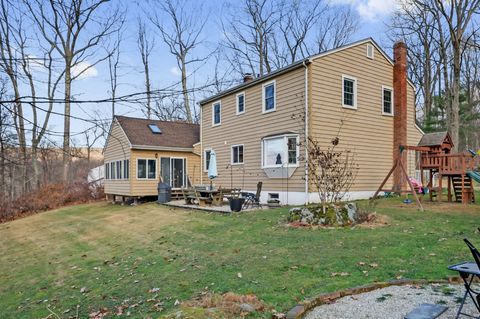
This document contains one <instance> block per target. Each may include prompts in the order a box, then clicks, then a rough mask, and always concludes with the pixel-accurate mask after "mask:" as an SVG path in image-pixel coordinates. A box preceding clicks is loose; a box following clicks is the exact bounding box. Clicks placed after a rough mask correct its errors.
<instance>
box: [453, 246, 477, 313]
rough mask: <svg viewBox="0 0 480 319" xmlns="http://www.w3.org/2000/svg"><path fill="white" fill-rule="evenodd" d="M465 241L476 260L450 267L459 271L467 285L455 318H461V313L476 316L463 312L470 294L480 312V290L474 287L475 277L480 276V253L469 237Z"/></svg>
mask: <svg viewBox="0 0 480 319" xmlns="http://www.w3.org/2000/svg"><path fill="white" fill-rule="evenodd" d="M463 241H464V242H465V243H466V244H467V246H468V248H469V249H470V252H471V253H472V255H473V259H474V260H475V262H463V263H460V264H456V265H452V266H450V267H448V269H450V270H454V271H457V272H458V274H459V275H460V277H461V278H462V280H463V282H464V286H465V294H464V295H463V299H462V302H461V303H460V308H459V309H458V312H457V316H456V317H455V318H459V317H460V315H464V316H467V317H473V318H476V317H474V316H472V315H470V314H467V313H464V312H462V309H463V306H464V304H465V301H466V300H467V297H468V296H470V298H471V299H472V301H473V304H474V305H475V307H476V308H477V311H478V312H479V313H480V304H479V303H480V291H476V290H474V289H473V288H472V284H473V281H474V279H475V277H477V278H480V253H479V252H478V250H477V248H475V246H473V244H472V243H471V242H470V241H469V240H468V239H466V238H465V239H464V240H463Z"/></svg>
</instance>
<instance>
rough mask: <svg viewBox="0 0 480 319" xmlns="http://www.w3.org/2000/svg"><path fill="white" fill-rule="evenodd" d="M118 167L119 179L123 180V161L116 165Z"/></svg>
mask: <svg viewBox="0 0 480 319" xmlns="http://www.w3.org/2000/svg"><path fill="white" fill-rule="evenodd" d="M116 166H117V167H116V168H117V173H116V175H117V179H122V173H123V172H122V161H117V165H116Z"/></svg>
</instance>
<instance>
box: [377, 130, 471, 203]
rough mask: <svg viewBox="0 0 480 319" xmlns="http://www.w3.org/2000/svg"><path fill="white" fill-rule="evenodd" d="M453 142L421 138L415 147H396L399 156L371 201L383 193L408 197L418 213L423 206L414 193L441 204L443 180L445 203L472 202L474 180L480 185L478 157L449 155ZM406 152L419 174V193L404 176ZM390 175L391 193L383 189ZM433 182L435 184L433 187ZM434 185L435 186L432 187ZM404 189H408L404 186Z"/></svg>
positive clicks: (443, 135) (434, 135)
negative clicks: (445, 183) (412, 199)
mask: <svg viewBox="0 0 480 319" xmlns="http://www.w3.org/2000/svg"><path fill="white" fill-rule="evenodd" d="M452 148H453V142H452V139H451V137H450V135H449V134H448V132H438V133H430V134H425V135H424V136H423V137H422V139H421V140H420V142H419V143H418V145H417V146H407V145H405V146H400V150H399V155H398V157H397V158H396V159H395V161H394V165H393V167H392V169H391V170H390V172H389V173H388V175H387V176H386V177H385V179H384V180H383V182H382V184H381V185H380V187H379V188H378V190H377V191H376V192H375V195H374V196H373V197H372V199H375V198H377V197H378V194H379V193H380V192H381V191H383V192H386V193H391V192H393V193H397V194H412V195H413V197H414V199H415V201H416V203H417V205H418V207H419V209H420V210H422V211H423V206H422V204H421V201H420V199H419V197H418V195H417V194H418V193H419V192H421V191H423V193H425V192H428V195H429V198H430V200H431V201H433V200H434V199H436V200H438V201H441V200H442V191H441V190H442V188H443V186H444V185H443V180H444V179H445V178H446V179H447V199H448V201H449V202H452V201H453V200H454V199H455V201H456V202H461V203H464V204H467V203H472V202H474V201H475V192H474V182H473V181H474V180H475V181H476V182H478V183H480V172H479V171H477V170H476V169H478V167H479V156H475V154H474V152H469V153H451V150H452ZM408 152H414V153H410V155H411V156H412V154H413V155H414V159H415V162H416V164H415V171H419V173H420V179H421V185H422V186H423V187H422V189H420V188H419V187H416V186H415V184H414V183H413V182H412V180H413V179H412V177H411V176H408V173H407V169H406V166H405V165H406V164H405V161H406V159H407V154H406V153H408ZM392 174H396V176H395V175H394V183H393V189H384V186H385V185H386V183H387V181H388V179H389V178H390V176H392ZM434 180H436V183H434ZM435 184H436V185H435ZM406 185H408V187H409V188H408V189H404V186H406Z"/></svg>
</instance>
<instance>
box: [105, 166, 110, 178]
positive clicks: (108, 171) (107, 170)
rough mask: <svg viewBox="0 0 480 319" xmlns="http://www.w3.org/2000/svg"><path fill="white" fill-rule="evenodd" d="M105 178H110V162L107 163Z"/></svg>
mask: <svg viewBox="0 0 480 319" xmlns="http://www.w3.org/2000/svg"><path fill="white" fill-rule="evenodd" d="M105 179H110V163H105Z"/></svg>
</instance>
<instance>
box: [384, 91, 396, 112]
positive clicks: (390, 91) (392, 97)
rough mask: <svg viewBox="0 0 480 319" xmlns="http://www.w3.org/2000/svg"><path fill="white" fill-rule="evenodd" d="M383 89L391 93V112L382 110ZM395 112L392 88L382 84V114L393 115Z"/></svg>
mask: <svg viewBox="0 0 480 319" xmlns="http://www.w3.org/2000/svg"><path fill="white" fill-rule="evenodd" d="M385 90H389V91H390V92H391V93H392V95H391V96H392V102H391V103H392V113H385V111H384V105H383V103H384V93H385ZM394 114H395V111H394V110H393V88H391V87H389V86H385V85H382V115H385V116H393V115H394Z"/></svg>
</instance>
